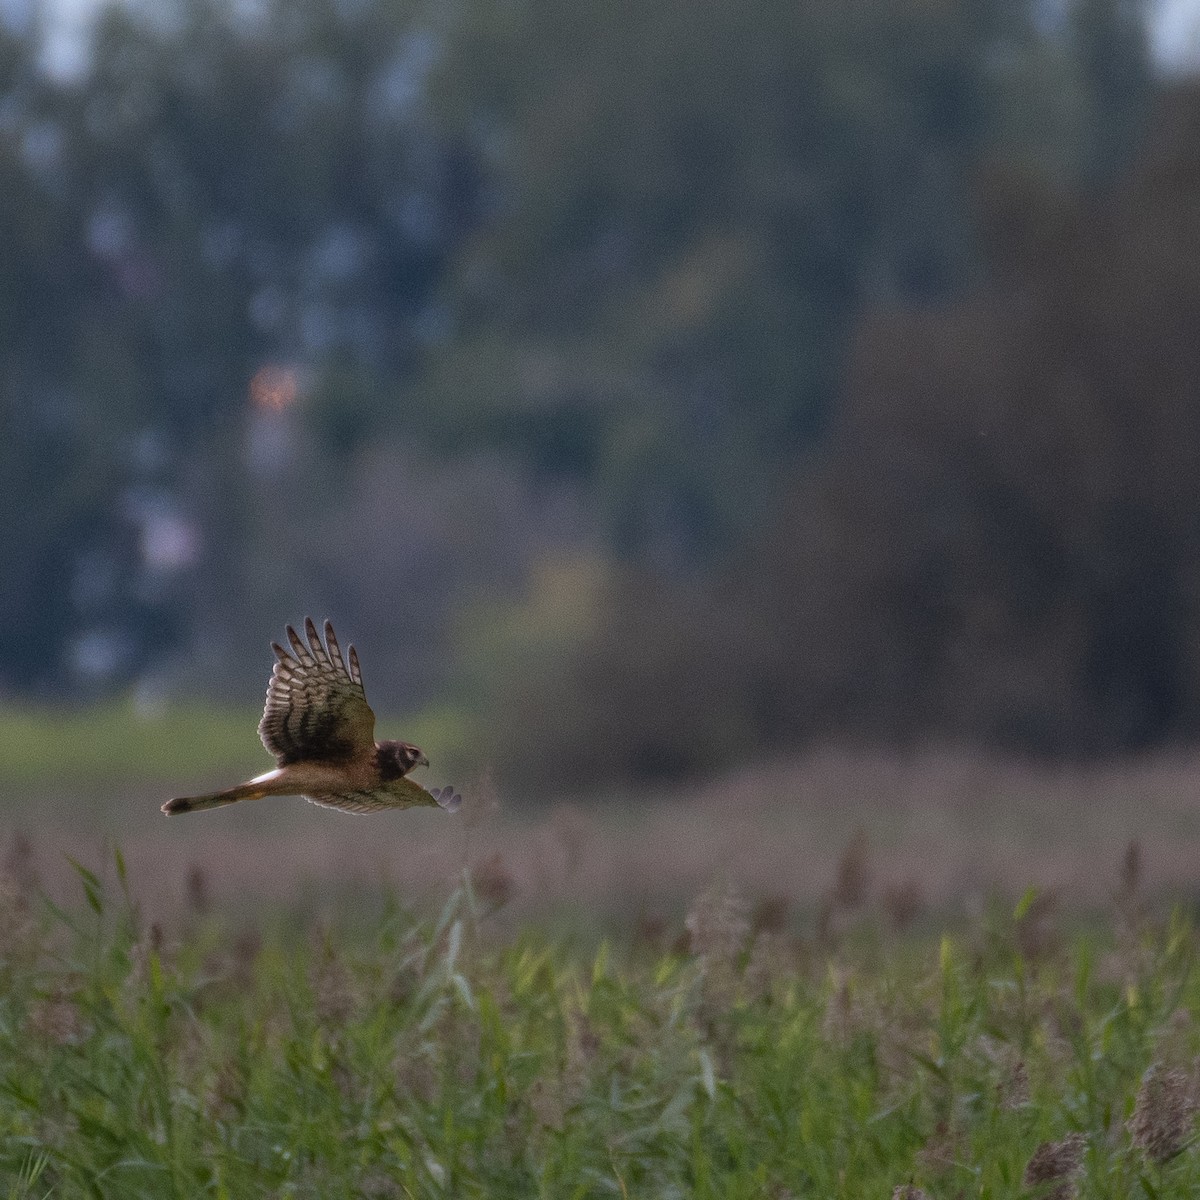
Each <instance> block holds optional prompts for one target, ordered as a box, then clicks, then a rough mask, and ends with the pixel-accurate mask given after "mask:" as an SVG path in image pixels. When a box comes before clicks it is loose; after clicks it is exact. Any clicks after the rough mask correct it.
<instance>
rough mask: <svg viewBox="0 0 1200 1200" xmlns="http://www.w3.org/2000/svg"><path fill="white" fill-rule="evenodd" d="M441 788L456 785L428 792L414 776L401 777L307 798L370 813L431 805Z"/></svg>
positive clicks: (449, 790)
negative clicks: (366, 788)
mask: <svg viewBox="0 0 1200 1200" xmlns="http://www.w3.org/2000/svg"><path fill="white" fill-rule="evenodd" d="M442 791H445V792H453V788H443V789H439V791H438V792H428V791H426V790H425V789H424V788H423V787H422V786H421V785H420V784H419V783H417V782H416V781H415V780H412V779H407V778H401V779H393V780H390V781H389V782H388V785H387V787H385V788H379V789H377V790H374V791H353V792H345V793H344V794H342V795H338V796H333V795H328V794H325V795H321V796H305V797H304V798H305V800H307V801H308V802H309V803H310V804H318V805H320V806H321V807H322V808H336V809H337V810H338V811H339V812H349V813H371V812H382V811H383V810H384V809H385V808H421V807H428V806H432V805H434V804H437V803H439V801H438V798H437V797H438V794H439V793H440V792H442Z"/></svg>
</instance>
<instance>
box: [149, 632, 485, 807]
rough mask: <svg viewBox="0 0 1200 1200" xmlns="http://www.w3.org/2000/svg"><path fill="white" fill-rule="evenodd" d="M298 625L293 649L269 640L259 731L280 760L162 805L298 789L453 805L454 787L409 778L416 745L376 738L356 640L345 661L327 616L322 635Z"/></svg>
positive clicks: (342, 800) (325, 798)
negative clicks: (270, 661) (220, 787)
mask: <svg viewBox="0 0 1200 1200" xmlns="http://www.w3.org/2000/svg"><path fill="white" fill-rule="evenodd" d="M304 632H305V633H306V634H307V635H308V645H305V644H304V642H303V640H302V639H301V637H300V635H299V634H298V633H297V632H296V631H295V630H294V629H293V628H292V627H291V626H290V625H289V626H288V627H287V636H288V641H289V642H290V643H291V647H292V649H291V653H289V652H288V651H287V650H285V649H284V648H283V647H282V646H280V645H279V644H278V643H276V642H272V643H271V648H272V649H273V650H274V651H275V655H276V657H277V658H278V659H279V661H278V662H277V663H276V664H275V669H274V671H272V673H271V682H270V684H268V686H267V706H266V708H265V710H264V711H263V716H262V720H261V721H260V722H259V724H258V736H259V737H260V738H262V743H263V745H264V746H266V748H267V749H268V750H269V751H270V752H271V753H272V754H274V755H275V759H276V761H277V762H278V763H279V766H278V768H277V769H276V770H274V771H268V772H267V773H266V774H265V775H258V776H256V777H255V778H254V779H251V780H249V781H248V782H246V783H241V784H238V786H237V787H232V788H227V789H226V790H225V791H223V792H209V793H208V794H207V795H204V796H180V797H178V798H177V799H175V800H168V801H167V802H166V804H164V805H163V806H162V810H163V812H165V813H166V814H167V815H168V816H173V815H174V814H176V813H188V812H200V811H201V810H203V809H206V808H220V807H222V806H223V805H226V804H236V803H237V802H238V801H239V800H257V799H259V798H260V797H262V796H303V797H304V798H305V799H306V800H311V801H312V802H313V804H321V805H324V806H325V807H326V808H340V809H341V810H342V811H343V812H352V813H369V812H378V811H380V810H382V809H385V808H415V807H417V806H419V805H438V806H439V807H441V808H444V809H446V810H447V811H449V812H454V810H455V809H457V808H458V805H459V803H460V801H461V800H462V797H461V796H460V795H458V794H457V793H456V792H455V790H454V789H453V788H452V787H444V788H433V789H432V790H430V791H426V789H425V788H423V787H421V785H420V784H419V783H415V782H414V781H413V780H411V779H409V778H407V776H408V773H409V771H411V770H412V769H413V767H427V766H429V760H428V759H427V758H426V757H425V755H424V754H423V753H422V752H421V751H420V750H419V749H417V747H416V746H412V745H409V743H408V742H377V741H376V740H375V714H374V713H373V712H372V711H371V706H370V705H369V704H368V703H367V697H366V693H365V692H364V691H363V682H362V672H361V670H360V669H359V666H358V655H357V654H356V653H355V650H354V647H353V646H351V647H350V649H349V654H348V656H347V657H348V658H349V659H350V665H349V666H347V665H346V663H345V661H344V660H343V658H342V652H341V649H340V648H339V647H338V643H337V638H336V637H335V636H334V633H333V626H332V625H331V624H330V623H329V622H328V621H326V622H325V641H324V643H322V641H321V638H320V635H319V634H318V633H317V627H316V626H315V625H314V624H313V623H312V619H311V618H310V617H306V618H305V620H304Z"/></svg>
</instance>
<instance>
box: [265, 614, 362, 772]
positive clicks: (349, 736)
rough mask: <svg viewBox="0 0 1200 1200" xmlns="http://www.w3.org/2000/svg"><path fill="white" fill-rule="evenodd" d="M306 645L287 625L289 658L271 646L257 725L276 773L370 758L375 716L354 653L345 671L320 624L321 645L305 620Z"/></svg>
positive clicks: (334, 645)
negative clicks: (271, 665)
mask: <svg viewBox="0 0 1200 1200" xmlns="http://www.w3.org/2000/svg"><path fill="white" fill-rule="evenodd" d="M304 632H305V633H306V634H307V635H308V644H307V645H305V643H304V642H303V641H302V640H301V638H300V635H299V634H298V633H297V632H296V631H295V630H294V629H293V628H292V627H291V626H290V625H289V626H288V627H287V636H288V641H289V642H290V643H291V652H290V653H289V652H288V651H287V650H285V649H284V648H283V647H282V646H280V645H279V644H278V643H276V642H272V643H271V648H272V649H273V650H274V651H275V654H276V657H277V658H278V659H279V661H278V662H277V663H276V664H275V669H274V671H272V673H271V682H270V684H269V685H268V686H267V704H266V708H265V709H264V711H263V716H262V720H261V721H260V722H259V724H258V736H259V737H260V738H262V744H263V745H264V746H266V748H267V749H268V750H269V751H270V752H271V753H272V754H273V755H275V757H276V759H278V761H279V765H280V766H281V767H284V766H287V765H288V764H289V763H295V762H303V761H305V760H311V759H317V760H320V761H334V762H336V761H339V760H346V759H351V758H355V757H357V756H359V755H368V754H374V752H375V714H374V713H373V712H372V711H371V706H370V705H369V704H368V703H367V697H366V694H365V693H364V692H363V684H362V671H361V670H360V669H359V665H358V655H357V654H356V653H355V650H354V647H353V646H351V647H350V650H349V655H348V657H349V660H350V663H349V666H347V665H346V662H345V660H344V659H343V658H342V651H341V649H340V647H339V646H338V643H337V637H336V636H335V635H334V632H333V626H332V625H331V624H330V623H329V622H328V621H326V622H325V644H322V642H321V638H320V636H319V635H318V634H317V627H316V626H315V625H314V624H313V622H312V618H311V617H306V618H305V620H304Z"/></svg>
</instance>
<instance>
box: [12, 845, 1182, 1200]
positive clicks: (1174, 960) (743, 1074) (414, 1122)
mask: <svg viewBox="0 0 1200 1200" xmlns="http://www.w3.org/2000/svg"><path fill="white" fill-rule="evenodd" d="M110 866H111V870H110V872H109V873H110V876H111V880H112V882H111V884H110V885H109V886H107V887H106V886H105V884H104V883H103V882H102V881H101V880H100V879H99V878H98V877H97V875H95V874H93V873H92V872H90V871H88V870H87V869H85V868H78V869H77V879H76V884H77V893H78V900H77V902H76V903H73V904H71V905H70V906H69V907H66V908H62V907H58V906H53V905H49V904H47V903H46V901H45V900H44V899H42V898H39V896H38V894H37V890H36V881H35V880H33V879H32V878H29V877H28V875H27V874H24V875H23V872H26V870H27V868H26V867H25V866H23V864H22V863H21V861H20V860H19V858H18V859H12V858H10V862H9V874H8V876H7V878H6V880H5V884H4V888H3V898H2V902H0V978H2V980H3V986H2V987H0V1128H3V1130H4V1131H5V1135H4V1137H3V1138H2V1139H0V1178H3V1179H4V1180H5V1181H7V1182H6V1192H0V1194H7V1196H8V1197H10V1200H11V1198H16V1197H56V1198H57V1197H61V1198H64V1200H65V1198H73V1197H114V1198H122V1200H124V1198H128V1197H155V1198H157V1197H180V1198H185V1197H186V1198H190V1197H196V1196H213V1197H230V1198H240V1197H249V1196H281V1197H282V1196H288V1197H313V1198H314V1200H316V1198H328V1197H437V1196H445V1197H489V1198H496V1197H554V1198H558V1197H581V1198H582V1197H593V1196H594V1197H604V1196H613V1197H701V1198H704V1197H711V1198H713V1200H718V1198H719V1200H729V1198H738V1197H744V1198H745V1200H751V1198H753V1200H758V1198H760V1197H767V1198H769V1200H787V1198H793V1197H794V1198H799V1197H809V1196H812V1197H844V1198H846V1200H861V1198H863V1197H885V1198H886V1197H889V1196H893V1195H896V1196H899V1197H907V1198H909V1200H916V1198H918V1197H921V1196H929V1197H960V1196H961V1197H967V1196H972V1197H974V1196H978V1197H1012V1198H1016V1197H1030V1198H1032V1197H1047V1196H1055V1197H1058V1198H1059V1200H1063V1198H1066V1197H1070V1196H1074V1195H1078V1196H1080V1197H1096V1198H1099V1197H1111V1198H1113V1200H1116V1198H1118V1197H1119V1198H1125V1197H1131V1196H1144V1197H1147V1198H1148V1200H1154V1198H1156V1197H1161V1198H1166V1197H1188V1196H1194V1195H1196V1194H1197V1191H1198V1190H1200V1153H1198V1152H1197V1150H1196V1149H1195V1148H1194V1146H1193V1137H1194V1134H1193V1115H1194V1112H1195V1107H1196V1098H1197V1090H1196V1089H1197V1082H1198V1081H1197V1077H1196V1071H1195V1067H1194V1066H1193V1064H1194V1062H1195V1056H1196V1054H1197V1052H1198V1051H1200V1029H1198V1028H1197V1025H1196V1021H1195V1014H1196V1013H1197V1012H1198V1011H1200V974H1198V973H1197V970H1196V968H1197V965H1198V951H1200V941H1198V939H1197V935H1196V933H1195V931H1194V930H1193V929H1192V928H1191V927H1190V925H1189V924H1188V923H1187V922H1186V921H1185V920H1184V919H1183V918H1182V917H1181V916H1179V915H1174V916H1169V917H1163V916H1161V915H1158V916H1156V915H1153V914H1151V913H1149V912H1147V911H1146V910H1145V908H1144V907H1143V904H1142V901H1141V899H1140V895H1139V890H1138V887H1139V885H1138V880H1137V864H1136V862H1135V861H1133V860H1132V859H1131V861H1130V863H1129V864H1127V867H1126V872H1125V879H1124V881H1123V883H1122V884H1121V885H1120V886H1119V889H1118V892H1117V896H1116V899H1115V900H1114V902H1113V905H1112V908H1111V909H1110V911H1109V912H1108V913H1107V914H1106V915H1105V917H1104V919H1103V920H1096V921H1093V922H1091V923H1089V924H1088V925H1087V926H1078V925H1077V926H1076V927H1075V928H1074V930H1073V931H1071V930H1060V929H1059V928H1058V927H1057V925H1056V922H1055V919H1054V913H1053V911H1052V906H1051V905H1050V904H1049V903H1048V902H1047V901H1046V900H1045V898H1044V897H1041V896H1039V895H1037V894H1035V893H1032V892H1031V893H1029V894H1027V895H1026V896H1025V897H1024V898H1023V899H1022V900H1021V901H1020V903H1019V904H1018V905H1017V907H1016V909H1015V910H1011V909H1003V910H1002V909H999V908H994V909H992V910H989V911H988V912H985V913H984V914H982V915H980V916H979V917H977V918H975V919H973V920H972V921H970V922H965V923H961V924H960V925H959V927H957V928H955V929H953V930H951V931H950V932H946V933H937V932H931V931H928V930H926V931H921V930H920V929H917V930H913V929H906V930H903V929H900V928H898V925H903V923H904V920H905V919H906V918H905V916H904V914H903V913H901V912H900V911H899V910H898V909H894V910H893V911H891V913H890V915H889V914H888V913H885V912H883V911H877V910H875V909H873V908H871V907H870V906H867V907H863V906H862V904H861V899H862V897H861V896H860V895H859V894H857V892H856V887H857V884H856V882H855V867H854V863H853V860H852V856H851V858H848V859H847V860H844V861H843V864H842V871H841V874H840V876H839V881H838V886H837V887H836V888H835V889H833V890H832V891H831V893H830V895H829V897H828V900H827V905H826V912H825V914H824V917H823V920H822V922H821V923H820V925H819V927H818V928H816V929H815V930H811V931H809V932H806V933H797V931H796V930H795V929H794V928H793V927H791V925H790V923H789V922H788V921H787V919H786V916H785V914H783V913H782V912H781V911H780V910H779V909H778V908H777V907H773V906H771V905H759V906H758V907H757V908H751V907H748V906H746V905H745V904H743V903H741V902H740V901H739V900H738V899H737V897H736V895H734V894H733V893H730V892H728V891H726V890H716V891H710V892H709V893H707V894H706V895H705V896H703V897H701V898H700V899H699V900H698V901H697V902H696V903H694V904H693V906H692V907H691V909H690V911H689V913H688V914H687V917H686V919H685V920H684V921H681V922H680V923H679V924H677V925H674V926H665V927H664V926H658V927H655V928H644V929H642V930H640V931H639V932H638V934H637V935H636V936H631V937H629V938H626V939H622V940H621V941H620V942H619V943H615V942H612V941H608V940H605V941H603V942H601V943H600V944H599V946H598V948H597V947H587V948H585V947H582V946H579V945H574V946H572V945H571V944H569V943H567V942H564V941H563V940H562V939H561V938H559V937H556V936H555V935H554V934H553V933H552V932H548V931H546V930H545V929H544V928H541V927H539V926H537V925H533V924H529V925H526V926H524V927H523V929H522V930H521V931H520V932H518V933H516V934H515V935H512V934H509V933H507V932H505V931H504V929H503V926H502V925H499V924H498V922H497V914H496V913H495V912H494V910H495V909H496V908H497V907H498V906H500V905H502V904H503V902H504V899H505V896H504V895H503V892H502V891H498V890H497V889H496V887H495V885H494V883H492V884H488V883H487V881H486V880H484V881H481V884H480V886H478V887H473V886H472V885H471V883H470V881H469V880H468V879H464V880H463V881H462V882H461V883H460V885H459V886H458V887H457V888H456V889H455V890H454V891H453V892H452V893H451V894H450V895H449V897H448V898H447V899H445V902H444V905H443V907H442V909H441V911H440V915H437V914H436V913H434V914H431V915H430V916H429V917H427V918H420V917H416V916H414V915H413V914H411V913H410V912H408V911H406V909H405V908H404V907H402V906H401V905H400V904H399V903H398V902H397V901H396V899H395V897H394V896H393V895H391V894H388V893H385V892H381V893H378V894H377V895H376V896H375V898H374V902H373V904H372V905H371V906H362V905H360V906H359V907H358V908H357V909H356V910H355V911H354V916H353V918H352V919H349V917H348V914H343V917H342V918H341V919H336V920H334V921H332V922H329V921H325V922H315V923H305V922H300V921H295V920H288V919H286V918H280V919H278V920H276V921H273V922H266V923H263V922H257V923H256V922H253V921H251V922H247V921H245V920H242V921H238V920H237V919H235V918H233V917H230V916H228V915H227V916H223V917H222V916H217V915H213V914H206V913H203V912H200V911H193V912H191V913H190V914H186V915H185V916H183V917H182V918H181V919H180V921H179V922H178V924H177V925H176V926H175V927H173V928H171V929H168V930H163V929H162V928H160V927H158V926H156V925H153V924H150V923H148V922H147V921H146V920H145V918H144V917H143V916H142V915H141V914H140V912H139V908H138V906H137V903H136V900H135V898H134V897H133V896H132V895H131V890H132V891H136V882H133V883H131V882H130V881H129V880H128V879H127V878H126V871H125V867H124V864H123V860H121V859H120V857H119V856H118V857H117V860H116V862H115V864H110ZM896 1189H899V1190H898V1191H897V1190H896ZM905 1189H907V1190H905Z"/></svg>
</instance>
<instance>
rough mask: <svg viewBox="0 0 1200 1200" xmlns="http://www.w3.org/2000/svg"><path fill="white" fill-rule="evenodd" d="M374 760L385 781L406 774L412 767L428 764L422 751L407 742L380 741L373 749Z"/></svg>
mask: <svg viewBox="0 0 1200 1200" xmlns="http://www.w3.org/2000/svg"><path fill="white" fill-rule="evenodd" d="M375 760H376V762H377V763H378V765H379V774H380V776H381V777H382V778H383V780H384V781H385V782H386V781H387V780H389V779H399V778H400V777H401V776H403V775H407V774H408V773H409V771H411V770H412V769H413V767H427V766H429V759H427V758H426V757H425V754H424V751H422V750H421V748H420V747H419V746H413V745H411V744H410V743H408V742H380V743H379V745H378V747H377V748H376V751H375Z"/></svg>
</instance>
